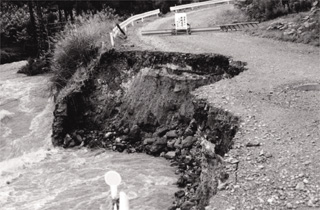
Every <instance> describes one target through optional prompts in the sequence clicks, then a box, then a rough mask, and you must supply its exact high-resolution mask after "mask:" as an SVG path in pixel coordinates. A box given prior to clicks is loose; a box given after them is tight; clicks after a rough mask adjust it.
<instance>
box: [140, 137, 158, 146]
mask: <svg viewBox="0 0 320 210" xmlns="http://www.w3.org/2000/svg"><path fill="white" fill-rule="evenodd" d="M156 140H157V138H146V139H144V140H143V144H144V145H147V144H153V143H154V142H156Z"/></svg>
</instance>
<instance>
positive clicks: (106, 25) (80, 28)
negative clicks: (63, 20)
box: [51, 8, 117, 93]
mask: <svg viewBox="0 0 320 210" xmlns="http://www.w3.org/2000/svg"><path fill="white" fill-rule="evenodd" d="M116 18H117V16H116V15H114V11H113V10H111V9H109V8H107V9H104V10H103V11H101V12H99V13H97V14H94V15H93V14H83V15H81V16H78V17H76V19H75V23H74V24H68V25H67V26H66V28H65V30H64V31H62V32H61V33H60V34H59V35H57V37H56V44H55V49H54V52H53V55H52V60H51V69H52V72H53V76H52V78H51V81H52V89H53V90H54V91H55V92H56V93H59V92H60V90H61V89H62V88H63V87H65V86H66V84H67V83H68V81H69V79H70V78H71V77H72V76H73V75H74V73H75V72H76V71H77V69H79V68H80V67H81V68H83V67H84V68H86V67H87V66H89V64H90V63H91V62H92V61H93V60H94V59H95V58H97V56H98V55H99V53H101V52H102V51H105V50H106V49H108V48H109V49H111V43H110V37H109V32H110V31H111V30H112V27H113V26H114V23H113V21H114V20H115V19H116Z"/></svg>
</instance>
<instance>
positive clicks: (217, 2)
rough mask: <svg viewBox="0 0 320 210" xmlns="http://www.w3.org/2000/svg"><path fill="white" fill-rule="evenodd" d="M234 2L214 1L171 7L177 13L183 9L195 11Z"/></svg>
mask: <svg viewBox="0 0 320 210" xmlns="http://www.w3.org/2000/svg"><path fill="white" fill-rule="evenodd" d="M230 2H233V0H212V1H203V2H197V3H191V4H184V5H179V6H174V7H170V11H175V12H177V11H178V10H181V9H189V8H191V9H193V8H194V7H202V6H208V5H213V4H219V3H228V4H230Z"/></svg>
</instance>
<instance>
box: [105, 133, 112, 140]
mask: <svg viewBox="0 0 320 210" xmlns="http://www.w3.org/2000/svg"><path fill="white" fill-rule="evenodd" d="M113 135H114V133H113V132H107V133H106V134H105V135H104V138H106V139H108V138H110V137H112V136H113Z"/></svg>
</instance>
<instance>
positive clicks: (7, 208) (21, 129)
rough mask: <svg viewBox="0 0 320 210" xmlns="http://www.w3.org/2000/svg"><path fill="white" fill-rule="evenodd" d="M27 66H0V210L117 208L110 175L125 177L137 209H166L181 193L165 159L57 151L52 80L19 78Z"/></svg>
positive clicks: (122, 187) (126, 188)
mask: <svg viewBox="0 0 320 210" xmlns="http://www.w3.org/2000/svg"><path fill="white" fill-rule="evenodd" d="M25 64H26V62H25V61H22V62H15V63H11V64H4V65H1V66H0V209H1V210H2V209H3V210H37V209H41V210H48V209H56V210H65V209H74V210H81V209H90V210H94V209H99V210H100V209H106V210H109V209H112V208H111V201H110V192H109V187H108V186H107V185H106V184H105V182H104V174H105V173H106V172H107V171H109V170H115V171H117V172H119V173H120V174H121V176H122V180H123V182H122V183H121V185H120V190H122V191H124V192H125V193H126V194H127V195H128V197H129V199H130V209H132V210H144V209H145V210H163V209H166V208H168V207H169V206H170V204H171V203H172V201H173V194H174V192H175V191H176V190H177V188H176V186H175V185H174V183H175V182H176V180H177V177H176V175H175V174H174V169H173V168H171V167H170V166H169V163H168V162H167V161H166V160H164V159H161V158H153V157H151V156H147V155H144V154H121V153H114V152H111V151H104V150H94V151H91V150H89V149H68V150H65V149H61V148H53V147H52V146H51V139H50V136H51V123H52V120H53V115H52V112H53V108H54V105H53V101H52V100H51V99H50V97H49V94H48V93H49V91H48V84H49V76H33V77H27V76H25V75H21V74H16V72H17V70H18V68H20V67H21V66H22V65H25Z"/></svg>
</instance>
